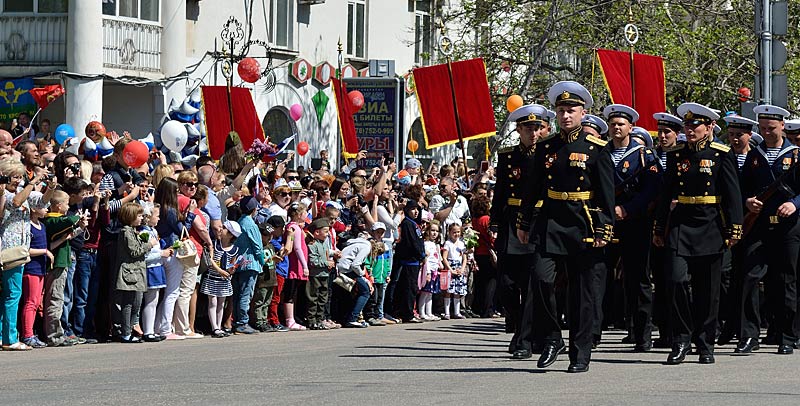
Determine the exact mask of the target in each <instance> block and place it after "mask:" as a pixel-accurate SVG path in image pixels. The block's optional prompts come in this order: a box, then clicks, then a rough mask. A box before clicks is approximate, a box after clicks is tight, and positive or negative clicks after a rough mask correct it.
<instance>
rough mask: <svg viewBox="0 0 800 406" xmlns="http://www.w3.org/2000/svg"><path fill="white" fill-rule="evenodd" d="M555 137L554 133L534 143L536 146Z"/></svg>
mask: <svg viewBox="0 0 800 406" xmlns="http://www.w3.org/2000/svg"><path fill="white" fill-rule="evenodd" d="M555 136H556V133H552V134H550V135H548V136H547V137H542V138H539V139H538V140H536V143H537V144H538V143H540V142H544V141H549V140H550V139H552V138H553V137H555Z"/></svg>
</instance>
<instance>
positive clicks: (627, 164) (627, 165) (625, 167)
mask: <svg viewBox="0 0 800 406" xmlns="http://www.w3.org/2000/svg"><path fill="white" fill-rule="evenodd" d="M630 167H631V163H630V162H628V161H623V162H622V173H626V172H628V168H630Z"/></svg>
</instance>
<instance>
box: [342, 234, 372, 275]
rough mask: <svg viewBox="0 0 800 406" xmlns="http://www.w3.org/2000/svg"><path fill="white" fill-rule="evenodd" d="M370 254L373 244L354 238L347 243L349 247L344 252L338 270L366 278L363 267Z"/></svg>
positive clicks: (360, 238)
mask: <svg viewBox="0 0 800 406" xmlns="http://www.w3.org/2000/svg"><path fill="white" fill-rule="evenodd" d="M370 252H372V244H370V242H369V241H368V240H367V239H366V238H364V237H357V238H353V239H351V240H349V241H347V246H346V247H344V249H343V250H342V257H341V258H339V261H337V262H336V269H337V270H338V271H339V272H341V273H347V272H354V273H355V274H356V275H358V276H364V268H363V265H364V261H365V260H366V259H367V257H368V256H369V254H370Z"/></svg>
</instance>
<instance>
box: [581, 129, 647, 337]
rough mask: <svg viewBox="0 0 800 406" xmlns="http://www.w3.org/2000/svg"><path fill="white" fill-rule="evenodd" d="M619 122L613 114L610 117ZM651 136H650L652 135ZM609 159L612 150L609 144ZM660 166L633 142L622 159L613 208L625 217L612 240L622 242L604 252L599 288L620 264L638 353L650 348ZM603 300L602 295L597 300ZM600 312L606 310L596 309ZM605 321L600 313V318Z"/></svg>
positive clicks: (616, 175)
mask: <svg viewBox="0 0 800 406" xmlns="http://www.w3.org/2000/svg"><path fill="white" fill-rule="evenodd" d="M613 117H615V116H614V115H610V116H609V118H613ZM648 136H649V135H648ZM607 148H608V149H609V154H611V153H613V148H614V145H613V143H609V145H608V147H607ZM660 173H661V165H660V163H659V161H658V157H657V156H656V155H655V153H653V150H652V149H649V148H646V147H645V146H644V145H641V144H638V143H636V142H634V141H633V140H631V141H630V144H628V147H627V148H626V150H625V152H624V154H623V155H622V157H621V159H620V160H619V162H618V163H616V164H615V167H614V188H615V189H614V194H615V205H616V206H621V207H622V208H623V209H624V210H625V212H626V213H627V216H626V217H625V218H624V219H622V220H620V219H617V220H616V224H615V227H614V236H615V237H616V239H618V240H619V242H618V243H616V244H611V245H609V246H607V247H606V267H607V271H606V272H601V273H600V274H599V277H600V280H599V281H598V282H599V283H598V286H600V287H601V288H602V287H605V286H606V283H605V277H608V276H609V275H608V273H609V271H610V273H611V275H613V274H614V273H613V271H614V270H615V268H616V267H617V265H618V263H619V262H620V260H621V265H622V271H623V282H624V284H623V286H624V290H625V313H626V315H627V316H628V317H629V322H628V324H629V325H631V326H632V330H631V333H632V334H631V338H632V339H633V343H634V344H635V345H636V346H635V347H634V348H635V350H636V351H648V350H650V348H651V347H652V343H651V333H652V324H651V323H650V315H651V313H652V308H653V288H652V282H651V280H650V268H649V266H648V259H649V255H648V253H649V249H650V240H651V235H650V230H651V227H650V226H649V224H650V222H651V221H652V217H651V213H652V211H651V210H652V208H653V206H652V205H653V203H654V202H655V199H656V197H657V195H658V193H659V191H660V189H661V174H660ZM602 297H603V292H602V291H601V292H600V294H599V295H598V296H597V298H598V300H601V298H602ZM597 308H598V309H601V308H602V307H601V306H599V303H598V306H597ZM600 316H602V312H601V314H600ZM601 322H602V317H598V318H597V319H596V320H595V327H594V335H595V336H599V334H600V331H598V330H599V328H600V326H601Z"/></svg>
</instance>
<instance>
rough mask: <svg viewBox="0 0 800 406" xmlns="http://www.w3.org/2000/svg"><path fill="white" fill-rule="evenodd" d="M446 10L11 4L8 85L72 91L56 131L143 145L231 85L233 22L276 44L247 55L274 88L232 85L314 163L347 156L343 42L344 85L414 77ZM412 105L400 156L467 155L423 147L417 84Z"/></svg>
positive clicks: (1, 18)
mask: <svg viewBox="0 0 800 406" xmlns="http://www.w3.org/2000/svg"><path fill="white" fill-rule="evenodd" d="M251 3H253V4H251ZM438 3H442V1H441V0H440V1H438ZM439 7H441V4H437V1H436V0H262V1H252V2H251V1H243V2H240V1H227V0H0V78H5V79H14V78H24V77H33V78H34V81H35V83H36V85H47V84H53V83H62V84H63V85H64V87H65V89H66V91H67V94H66V96H65V97H64V98H62V100H63V101H62V100H59V101H57V102H55V103H53V104H52V105H51V106H49V107H48V108H47V109H45V110H44V111H42V113H41V115H40V119H44V118H48V119H50V121H51V122H52V123H53V127H55V126H56V125H58V124H59V123H69V124H71V125H72V126H73V127H74V128H75V129H76V131H82V130H83V128H84V127H85V126H86V124H87V123H88V122H89V121H93V120H97V121H101V122H103V123H104V124H105V125H106V127H107V128H108V129H109V130H116V131H118V132H121V131H122V130H127V131H130V132H131V133H132V134H133V135H134V136H135V137H137V138H138V137H143V136H145V135H146V134H147V133H148V132H150V131H153V130H154V129H157V128H158V127H159V126H160V125H161V123H162V122H163V120H164V117H165V116H166V113H167V110H168V107H169V105H170V102H171V101H173V100H175V101H177V102H181V101H182V100H184V99H186V98H187V97H188V95H189V94H190V93H191V92H192V90H194V89H195V88H196V87H197V86H200V85H224V84H225V83H226V82H225V78H224V76H223V74H222V69H221V65H220V64H219V61H216V60H215V59H214V57H213V55H212V54H213V52H214V51H215V50H216V51H220V52H223V51H225V52H227V51H229V49H228V48H229V47H228V46H226V45H224V44H223V43H222V40H221V39H220V34H221V32H222V30H223V26H224V25H225V24H226V22H227V21H228V19H229V18H230V17H234V18H236V19H237V20H238V21H239V22H240V23H241V24H242V29H243V32H244V37H245V38H244V39H246V38H247V37H248V35H249V37H250V38H251V39H252V40H261V41H264V42H265V43H266V44H268V45H269V50H270V52H269V53H268V52H267V50H266V49H265V48H264V47H259V46H252V47H250V50H249V53H248V55H249V56H252V57H255V58H257V60H258V61H259V62H260V63H261V64H262V67H264V66H266V64H267V63H268V61H270V59H268V58H267V57H268V56H271V64H272V67H273V72H274V78H275V83H274V86H271V84H269V83H268V80H267V79H266V78H262V79H261V80H259V81H258V82H256V83H255V84H249V83H242V81H241V80H240V79H239V77H238V74H237V73H236V69H235V68H234V69H233V71H234V74H233V75H234V78H233V83H234V85H240V84H241V85H244V86H247V87H249V88H251V89H252V94H253V98H254V102H255V106H256V110H257V112H258V115H259V119H260V120H261V122H262V124H263V125H264V128H265V131H266V134H267V135H268V136H270V137H271V139H272V140H273V141H275V142H278V141H280V140H281V139H283V138H285V137H287V136H290V135H292V134H297V135H298V139H297V141H307V142H308V143H309V145H310V147H311V148H310V152H309V153H308V154H307V155H306V156H305V157H297V158H296V161H295V164H296V165H305V166H306V167H308V165H309V163H310V159H311V158H312V157H316V156H317V155H318V152H319V151H320V150H322V149H327V150H328V151H331V152H332V153H331V154H330V155H331V158H332V159H334V160H335V159H337V158H338V157H337V155H338V154H337V153H336V152H337V151H339V143H340V141H339V136H338V122H337V119H336V110H335V104H334V100H333V96H332V89H331V85H330V84H329V78H330V76H331V75H332V74H335V70H336V66H337V65H338V58H339V52H338V49H337V48H338V46H337V43H338V41H339V40H340V39H341V42H342V44H343V55H342V56H343V61H342V62H343V64H344V65H343V66H344V69H343V74H344V76H345V77H354V76H368V75H369V73H368V72H369V69H368V65H369V61H370V60H392V61H394V68H395V72H394V73H395V74H396V76H398V77H404V76H407V73H408V72H409V71H410V69H412V68H413V67H415V66H421V65H426V64H430V63H432V61H434V60H435V53H436V49H435V48H436V27H435V23H434V22H435V19H436V12H435V10H437V9H438V8H439ZM251 29H252V31H250V30H251ZM237 51H238V50H237ZM0 80H2V79H0ZM3 82H5V81H4V80H3ZM318 93H322V94H324V95H325V96H327V98H328V99H329V101H328V102H327V104H325V105H324V106H319V105H320V103H315V102H314V101H313V98H314V97H315V96H316V95H318ZM318 97H321V96H318ZM293 104H300V105H301V106H303V111H304V114H303V116H302V118H300V119H299V120H298V121H297V122H295V121H294V120H292V119H291V118H290V116H289V108H290V106H292V105H293ZM401 104H402V106H403V109H402V111H403V113H402V117H403V120H402V126H401V129H402V130H401V134H398V135H397V140H396V142H397V143H399V145H401V146H402V148H401V154H405V153H406V152H405V145H406V143H407V141H408V139H409V137H412V138H414V139H416V140H417V141H418V142H419V144H420V150H419V151H417V154H419V155H420V157H421V158H423V159H425V158H427V159H433V160H438V161H439V162H444V161H449V160H450V159H451V158H454V157H456V155H457V154H456V149H455V147H453V146H451V147H442V148H437V149H435V150H434V151H426V150H425V149H424V139H423V138H422V134H421V125H420V121H419V111H418V108H417V103H416V100H415V97H414V95H413V92H412V91H411V89H410V88H408V87H407V91H406V92H405V94H404V97H403V98H402V101H401ZM320 109H321V111H320ZM337 163H338V162H337Z"/></svg>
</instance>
